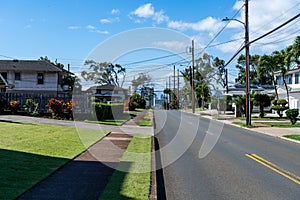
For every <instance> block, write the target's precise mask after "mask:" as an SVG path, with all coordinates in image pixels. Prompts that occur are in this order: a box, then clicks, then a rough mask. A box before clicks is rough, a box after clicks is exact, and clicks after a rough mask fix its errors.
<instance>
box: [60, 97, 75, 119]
mask: <svg viewBox="0 0 300 200" xmlns="http://www.w3.org/2000/svg"><path fill="white" fill-rule="evenodd" d="M76 105H78V103H77V102H75V101H73V99H71V100H69V101H67V102H65V103H63V107H64V111H65V115H66V118H68V119H73V108H74V107H75V106H76Z"/></svg>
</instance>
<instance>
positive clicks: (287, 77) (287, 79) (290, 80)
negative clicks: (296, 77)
mask: <svg viewBox="0 0 300 200" xmlns="http://www.w3.org/2000/svg"><path fill="white" fill-rule="evenodd" d="M292 77H293V75H292V74H289V75H286V77H285V80H286V84H292Z"/></svg>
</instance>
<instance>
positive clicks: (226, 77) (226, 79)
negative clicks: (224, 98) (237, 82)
mask: <svg viewBox="0 0 300 200" xmlns="http://www.w3.org/2000/svg"><path fill="white" fill-rule="evenodd" d="M225 82H226V86H225V87H226V94H228V70H227V69H225Z"/></svg>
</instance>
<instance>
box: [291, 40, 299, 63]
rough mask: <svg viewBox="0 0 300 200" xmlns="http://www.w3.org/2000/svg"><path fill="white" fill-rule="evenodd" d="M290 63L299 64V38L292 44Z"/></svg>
mask: <svg viewBox="0 0 300 200" xmlns="http://www.w3.org/2000/svg"><path fill="white" fill-rule="evenodd" d="M291 54H292V61H293V62H295V63H297V64H298V65H299V64H300V36H297V37H296V39H295V41H294V44H293V45H292V50H291Z"/></svg>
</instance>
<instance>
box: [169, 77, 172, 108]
mask: <svg viewBox="0 0 300 200" xmlns="http://www.w3.org/2000/svg"><path fill="white" fill-rule="evenodd" d="M171 103H172V97H171V76H169V109H170V104H171Z"/></svg>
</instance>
